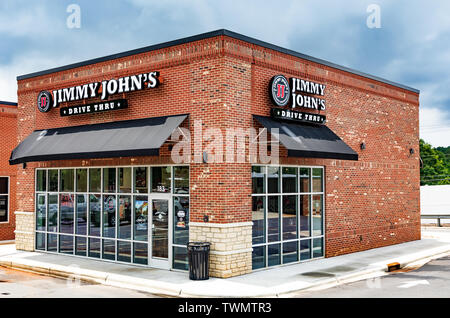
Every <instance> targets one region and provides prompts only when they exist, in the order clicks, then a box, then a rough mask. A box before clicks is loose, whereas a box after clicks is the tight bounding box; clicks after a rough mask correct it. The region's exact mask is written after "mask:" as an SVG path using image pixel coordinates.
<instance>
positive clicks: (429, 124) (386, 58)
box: [0, 0, 450, 146]
mask: <svg viewBox="0 0 450 318" xmlns="http://www.w3.org/2000/svg"><path fill="white" fill-rule="evenodd" d="M70 4H78V5H79V7H80V9H81V27H80V28H69V27H68V26H67V19H68V17H69V16H70V13H67V8H68V6H69V5H70ZM371 4H377V5H379V8H380V9H381V28H368V27H367V23H366V21H367V18H368V17H369V16H370V15H371V12H369V13H368V12H367V8H368V7H369V5H371ZM449 17H450V1H446V0H441V1H439V0H435V1H433V3H432V5H431V4H430V2H428V1H419V0H409V1H406V0H404V1H403V0H396V1H392V0H391V1H389V0H387V1H382V0H380V1H375V0H369V1H365V0H346V1H337V0H336V1H333V0H322V1H320V0H314V1H313V0H311V1H309V0H284V1H273V0H272V1H268V0H221V1H219V0H215V1H213V0H164V1H161V0H155V1H153V0H114V1H111V0H108V1H107V0H95V1H92V0H60V1H55V0H34V1H29V0H1V2H0V40H1V53H0V100H6V101H17V94H16V91H17V85H16V76H17V75H23V74H27V73H31V72H35V71H40V70H44V69H48V68H53V67H57V66H62V65H66V64H69V63H74V62H79V61H83V60H86V59H91V58H95V57H100V56H104V55H109V54H113V53H118V52H122V51H126V50H131V49H135V48H139V47H143V46H148V45H152V44H157V43H161V42H165V41H170V40H174V39H178V38H182V37H186V36H190V35H195V34H198V33H204V32H208V31H213V30H216V29H222V28H225V29H229V30H231V31H235V32H238V33H241V34H244V35H247V36H250V37H254V38H257V39H259V40H263V41H266V42H269V43H273V44H276V45H280V46H282V47H286V48H289V49H292V50H295V51H298V52H301V53H304V54H308V55H312V56H314V57H318V58H322V59H325V60H328V61H330V62H334V63H337V64H341V65H344V66H348V67H351V68H354V69H357V70H359V71H362V72H366V73H370V74H373V75H376V76H380V77H383V78H386V79H389V80H391V81H394V82H398V83H401V84H404V85H407V86H411V87H414V88H417V89H419V90H420V91H421V97H420V125H421V138H423V139H425V140H426V141H427V142H429V143H431V144H433V145H434V146H450V76H449V75H448V74H450V18H449Z"/></svg>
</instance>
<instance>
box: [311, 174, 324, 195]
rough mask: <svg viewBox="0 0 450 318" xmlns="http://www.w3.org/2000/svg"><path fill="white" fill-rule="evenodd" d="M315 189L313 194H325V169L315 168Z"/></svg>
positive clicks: (313, 182)
mask: <svg viewBox="0 0 450 318" xmlns="http://www.w3.org/2000/svg"><path fill="white" fill-rule="evenodd" d="M312 170H313V176H312V178H313V181H312V184H313V189H312V192H323V187H322V184H323V182H322V181H323V169H322V168H313V169H312Z"/></svg>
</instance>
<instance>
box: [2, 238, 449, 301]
mask: <svg viewBox="0 0 450 318" xmlns="http://www.w3.org/2000/svg"><path fill="white" fill-rule="evenodd" d="M449 254H450V244H449V245H448V246H443V247H437V248H434V249H432V250H428V251H426V252H417V253H414V254H411V255H407V256H402V257H399V258H397V259H395V258H392V259H387V260H384V261H382V262H377V263H375V264H373V265H372V266H370V267H365V268H363V269H361V270H359V271H354V272H351V273H346V274H343V275H337V276H335V277H332V278H326V279H322V280H319V281H317V282H313V283H307V282H302V281H295V282H292V283H288V284H284V285H281V286H275V287H256V288H253V290H252V292H249V291H246V290H245V289H239V288H234V287H233V288H232V290H233V294H230V293H224V292H223V290H222V291H221V290H220V288H216V289H213V290H214V291H213V292H212V293H211V291H209V290H208V289H211V288H210V286H208V285H206V286H205V285H203V286H202V285H200V284H201V283H200V284H199V286H198V287H200V290H201V289H202V288H201V287H206V290H205V292H204V293H202V292H198V291H194V287H193V286H189V287H187V286H185V287H187V288H183V286H182V285H179V284H174V283H167V282H161V281H155V280H149V279H142V278H137V277H130V276H126V275H120V274H113V273H105V272H100V271H94V270H89V269H81V268H78V267H71V266H63V265H58V264H48V263H43V262H38V261H33V260H27V259H24V258H15V259H11V257H0V266H3V267H8V268H14V269H19V270H24V271H27V272H33V273H38V274H42V275H47V276H53V277H58V278H64V279H79V280H80V281H84V282H88V283H94V284H102V285H105V286H112V287H118V288H127V289H132V290H137V291H142V292H147V293H151V294H156V295H160V296H168V297H182V298H211V297H220V298H236V297H244V298H274V297H275V298H276V297H289V296H291V295H292V294H294V293H298V292H307V291H318V290H323V289H327V288H331V287H335V286H338V285H342V284H348V283H352V282H356V281H361V280H364V279H370V278H374V277H379V276H384V275H387V273H388V266H387V264H389V263H393V262H398V263H399V264H400V268H407V267H408V266H413V265H414V264H416V265H417V264H419V263H420V264H421V265H422V264H424V263H427V262H429V261H431V260H433V259H436V258H440V257H443V256H446V255H449ZM206 282H207V281H206ZM203 284H204V283H203ZM231 284H232V283H231ZM195 289H197V286H196V287H195ZM218 289H219V290H218Z"/></svg>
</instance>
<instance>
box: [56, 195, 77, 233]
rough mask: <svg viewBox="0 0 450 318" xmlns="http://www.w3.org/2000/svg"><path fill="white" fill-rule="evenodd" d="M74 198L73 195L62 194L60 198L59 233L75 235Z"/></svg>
mask: <svg viewBox="0 0 450 318" xmlns="http://www.w3.org/2000/svg"><path fill="white" fill-rule="evenodd" d="M74 207H75V205H74V196H73V194H66V193H65V194H61V195H60V196H59V220H60V224H59V231H60V232H61V233H66V234H73V224H74V216H73V215H74Z"/></svg>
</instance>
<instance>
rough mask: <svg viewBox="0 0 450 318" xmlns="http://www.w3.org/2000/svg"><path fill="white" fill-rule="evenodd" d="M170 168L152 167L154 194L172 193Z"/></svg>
mask: <svg viewBox="0 0 450 318" xmlns="http://www.w3.org/2000/svg"><path fill="white" fill-rule="evenodd" d="M170 170H171V169H170V167H152V173H151V174H150V176H151V179H152V192H170V191H171V189H170V181H171V172H170Z"/></svg>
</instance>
